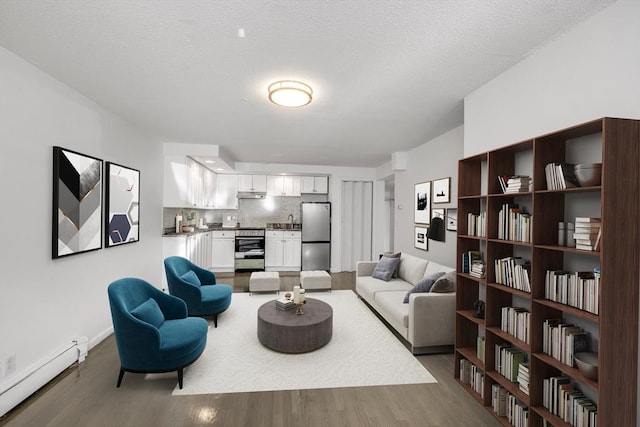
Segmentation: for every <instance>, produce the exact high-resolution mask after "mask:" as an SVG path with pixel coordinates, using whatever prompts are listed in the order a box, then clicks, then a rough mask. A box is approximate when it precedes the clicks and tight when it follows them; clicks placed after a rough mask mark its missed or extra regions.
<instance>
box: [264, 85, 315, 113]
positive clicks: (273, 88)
mask: <svg viewBox="0 0 640 427" xmlns="http://www.w3.org/2000/svg"><path fill="white" fill-rule="evenodd" d="M312 96H313V90H312V89H311V87H310V86H309V85H307V84H305V83H302V82H297V81H295V80H280V81H278V82H275V83H271V84H270V85H269V100H270V101H271V102H273V103H274V104H276V105H280V106H282V107H304V106H305V105H307V104H309V103H310V102H311V99H312Z"/></svg>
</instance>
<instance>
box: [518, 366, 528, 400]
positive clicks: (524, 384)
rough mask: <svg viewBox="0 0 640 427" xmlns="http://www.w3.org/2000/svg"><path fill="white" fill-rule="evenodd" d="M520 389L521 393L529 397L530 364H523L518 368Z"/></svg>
mask: <svg viewBox="0 0 640 427" xmlns="http://www.w3.org/2000/svg"><path fill="white" fill-rule="evenodd" d="M518 388H519V389H520V391H521V392H523V393H524V394H526V395H527V396H528V395H529V364H528V363H521V364H520V366H519V367H518Z"/></svg>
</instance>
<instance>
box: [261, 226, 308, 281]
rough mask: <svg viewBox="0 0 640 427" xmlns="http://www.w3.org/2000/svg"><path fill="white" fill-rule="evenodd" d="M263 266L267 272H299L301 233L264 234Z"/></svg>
mask: <svg viewBox="0 0 640 427" xmlns="http://www.w3.org/2000/svg"><path fill="white" fill-rule="evenodd" d="M264 252H265V254H264V265H265V270H267V271H300V268H301V266H302V261H301V259H302V233H301V232H300V231H292V230H269V231H267V232H266V233H265V251H264Z"/></svg>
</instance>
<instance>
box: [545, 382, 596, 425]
mask: <svg viewBox="0 0 640 427" xmlns="http://www.w3.org/2000/svg"><path fill="white" fill-rule="evenodd" d="M542 406H544V407H545V408H546V409H547V410H548V411H549V412H551V413H552V414H554V415H556V416H558V417H559V418H561V419H562V420H563V421H564V422H566V423H568V424H570V425H572V426H581V427H596V426H597V419H598V407H597V406H596V405H595V403H593V401H591V400H590V399H589V398H588V397H587V396H586V395H584V394H583V393H582V392H581V391H580V389H579V388H577V387H576V385H575V384H572V383H571V382H570V379H569V377H566V376H557V377H550V378H545V379H543V380H542Z"/></svg>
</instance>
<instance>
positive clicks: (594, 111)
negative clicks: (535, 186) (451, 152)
mask: <svg viewBox="0 0 640 427" xmlns="http://www.w3.org/2000/svg"><path fill="white" fill-rule="evenodd" d="M639 40H640V1H637V0H619V1H618V2H617V3H614V4H613V5H611V6H609V7H608V8H606V9H604V10H603V11H602V12H600V13H599V14H597V15H595V16H593V17H592V18H591V19H589V20H587V21H585V22H583V23H582V24H581V25H579V26H577V27H576V28H575V29H574V30H573V31H571V32H570V33H568V34H566V35H565V36H564V37H562V38H560V39H558V40H556V41H554V42H552V43H550V44H549V45H547V46H545V47H543V48H541V49H540V50H538V51H536V52H535V53H534V54H532V55H531V56H530V57H528V58H527V59H525V60H524V61H522V62H520V63H518V64H517V65H515V66H514V67H512V68H511V69H509V70H507V71H506V72H505V73H503V74H501V75H500V76H498V77H497V78H495V79H493V80H491V81H490V82H488V83H487V84H485V85H484V86H482V87H481V88H479V89H478V90H476V91H475V92H473V93H471V94H470V95H468V96H467V97H466V98H465V101H464V111H465V113H464V134H465V135H464V155H465V157H468V156H471V155H473V154H477V153H479V152H482V151H488V150H490V149H493V148H497V147H501V146H503V145H507V144H512V143H515V142H518V141H521V140H525V139H529V138H532V137H535V136H539V135H543V134H545V133H549V132H554V131H556V130H559V129H562V128H565V127H568V126H573V125H576V124H579V123H583V122H587V121H590V120H593V119H597V118H599V117H604V116H610V117H621V118H635V119H637V118H640V78H638V76H640V44H639Z"/></svg>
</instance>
